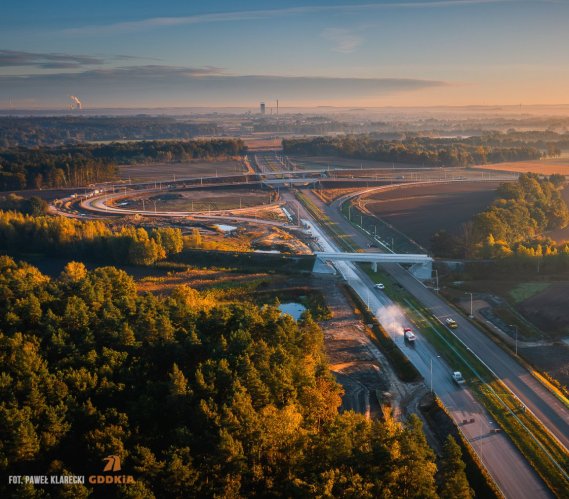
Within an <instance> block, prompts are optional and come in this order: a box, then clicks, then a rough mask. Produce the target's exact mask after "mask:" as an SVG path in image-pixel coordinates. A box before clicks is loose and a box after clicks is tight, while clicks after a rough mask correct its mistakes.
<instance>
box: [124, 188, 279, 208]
mask: <svg viewBox="0 0 569 499" xmlns="http://www.w3.org/2000/svg"><path fill="white" fill-rule="evenodd" d="M270 201H271V197H270V195H269V193H267V192H266V191H260V190H258V191H252V190H249V189H239V190H237V189H232V190H230V191H223V190H218V191H208V190H197V189H192V190H189V191H182V192H177V193H165V194H163V195H160V194H152V195H149V196H147V197H144V207H145V209H146V210H153V209H154V202H156V209H157V210H161V211H208V210H233V209H239V208H250V207H253V206H259V205H264V204H270ZM128 202H129V204H128V205H125V206H124V208H128V209H137V210H139V209H142V207H143V203H142V198H131V199H130V200H129V201H128Z"/></svg>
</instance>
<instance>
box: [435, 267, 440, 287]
mask: <svg viewBox="0 0 569 499" xmlns="http://www.w3.org/2000/svg"><path fill="white" fill-rule="evenodd" d="M435 278H436V280H437V285H436V287H435V291H436V292H437V293H438V292H439V271H438V270H437V269H435Z"/></svg>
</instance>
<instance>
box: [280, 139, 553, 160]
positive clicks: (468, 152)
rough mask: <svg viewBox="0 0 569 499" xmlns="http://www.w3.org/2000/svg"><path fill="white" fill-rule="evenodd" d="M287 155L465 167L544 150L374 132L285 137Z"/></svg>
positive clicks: (535, 156) (523, 157)
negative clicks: (382, 136)
mask: <svg viewBox="0 0 569 499" xmlns="http://www.w3.org/2000/svg"><path fill="white" fill-rule="evenodd" d="M283 150H284V152H285V153H286V154H292V155H295V154H296V155H304V156H341V157H345V158H355V159H366V160H374V161H386V162H390V163H412V164H420V165H425V166H450V167H453V166H454V167H464V166H470V165H474V164H485V163H499V162H504V161H524V160H530V159H539V158H541V156H542V153H541V151H540V150H539V149H538V148H536V147H534V146H532V145H527V144H522V145H516V146H512V145H507V146H505V145H501V146H496V145H492V144H491V143H490V142H489V141H486V140H484V138H483V137H471V138H465V139H463V138H454V139H441V138H430V137H413V138H405V139H403V140H383V139H375V138H374V137H373V136H372V135H368V134H365V135H340V136H335V137H316V138H310V139H286V140H283Z"/></svg>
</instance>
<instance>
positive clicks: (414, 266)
mask: <svg viewBox="0 0 569 499" xmlns="http://www.w3.org/2000/svg"><path fill="white" fill-rule="evenodd" d="M314 255H315V256H316V262H314V268H313V269H312V271H313V272H316V273H323V272H327V271H326V268H328V266H327V265H326V263H327V262H334V261H348V262H364V263H371V265H372V269H373V270H374V272H375V271H377V264H378V263H407V264H411V268H410V269H409V272H411V273H412V274H413V275H414V276H415V277H416V278H417V279H421V280H427V279H431V277H432V275H433V259H432V258H431V257H430V256H428V255H422V254H408V253H342V252H330V251H316V252H315V253H314Z"/></svg>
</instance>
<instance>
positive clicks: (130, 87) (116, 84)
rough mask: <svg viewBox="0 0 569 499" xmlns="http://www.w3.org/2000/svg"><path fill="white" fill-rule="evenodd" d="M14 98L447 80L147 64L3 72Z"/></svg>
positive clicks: (255, 94)
mask: <svg viewBox="0 0 569 499" xmlns="http://www.w3.org/2000/svg"><path fill="white" fill-rule="evenodd" d="M0 85H1V86H2V88H3V94H4V95H8V96H10V97H11V98H13V99H14V100H23V99H33V98H36V99H38V98H41V99H43V102H44V103H45V105H50V104H53V103H56V102H62V101H65V99H66V96H67V95H78V96H79V98H80V99H81V100H82V101H84V102H85V104H86V105H87V106H89V105H90V106H117V105H120V106H124V107H129V106H133V105H137V106H140V105H142V103H144V104H145V105H148V106H151V107H152V106H154V107H155V106H171V105H176V106H190V105H218V104H219V105H243V104H251V103H253V102H257V101H260V100H272V99H275V98H277V97H278V98H279V99H280V100H281V101H288V102H308V101H311V102H325V101H326V102H331V101H334V100H336V99H341V100H343V101H347V100H350V99H353V100H354V101H355V100H359V99H361V98H367V97H369V98H374V97H379V96H385V95H392V94H396V93H401V92H411V91H416V90H424V89H429V88H434V87H441V86H447V85H448V83H446V82H442V81H434V80H421V79H412V78H334V77H318V76H278V75H277V76H275V75H235V74H228V73H226V72H224V70H223V69H221V68H217V67H213V66H207V67H198V68H191V67H190V68H186V67H177V66H161V65H144V66H129V67H122V68H109V69H106V68H101V69H93V70H89V71H82V72H76V73H60V74H42V75H27V76H3V77H0Z"/></svg>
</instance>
